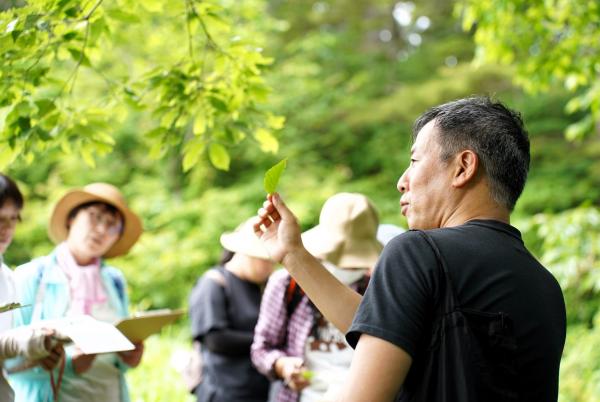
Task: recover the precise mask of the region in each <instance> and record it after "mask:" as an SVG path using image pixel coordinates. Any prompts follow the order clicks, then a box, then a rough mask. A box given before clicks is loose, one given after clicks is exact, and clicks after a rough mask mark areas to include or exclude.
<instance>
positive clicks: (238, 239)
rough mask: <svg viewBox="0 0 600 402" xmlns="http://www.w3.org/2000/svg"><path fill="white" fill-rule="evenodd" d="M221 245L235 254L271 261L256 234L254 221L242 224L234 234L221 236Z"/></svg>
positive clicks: (251, 219)
mask: <svg viewBox="0 0 600 402" xmlns="http://www.w3.org/2000/svg"><path fill="white" fill-rule="evenodd" d="M220 240H221V245H222V246H223V247H225V248H226V249H227V250H229V251H233V252H234V253H239V254H244V255H247V256H250V257H254V258H262V259H263V260H270V259H271V257H270V256H269V253H268V252H267V249H266V248H265V246H264V245H263V243H262V241H260V239H259V238H258V237H256V234H255V233H254V219H253V218H250V219H248V220H246V221H245V222H244V223H242V224H240V225H239V226H238V227H237V228H236V229H235V230H234V231H233V232H227V233H223V234H222V235H221V239H220Z"/></svg>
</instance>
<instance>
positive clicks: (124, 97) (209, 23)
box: [0, 0, 282, 171]
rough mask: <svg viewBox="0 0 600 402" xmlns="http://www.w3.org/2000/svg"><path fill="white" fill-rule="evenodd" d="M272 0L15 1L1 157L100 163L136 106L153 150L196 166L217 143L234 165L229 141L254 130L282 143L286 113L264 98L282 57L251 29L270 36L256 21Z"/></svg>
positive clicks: (0, 117) (5, 45) (219, 160)
mask: <svg viewBox="0 0 600 402" xmlns="http://www.w3.org/2000/svg"><path fill="white" fill-rule="evenodd" d="M226 6H227V7H226ZM263 6H264V5H263V3H262V2H260V1H258V0H256V1H252V2H247V3H246V5H245V6H244V7H242V8H241V9H240V10H235V14H233V13H232V12H231V8H233V7H234V3H229V4H227V3H225V6H224V5H221V4H219V3H217V2H212V1H199V0H184V1H181V2H175V3H173V4H172V5H169V7H165V3H164V2H162V1H158V0H149V1H144V2H135V1H131V0H120V1H113V2H103V0H98V1H96V2H88V3H80V2H76V1H72V0H62V1H59V2H55V1H50V0H35V1H28V2H27V3H25V5H23V6H20V7H12V8H8V9H7V10H6V11H4V12H2V13H1V14H0V57H1V58H2V60H3V63H2V65H1V66H0V77H1V80H0V155H1V156H2V158H1V160H2V162H1V163H2V166H7V165H8V164H9V163H11V162H13V161H14V160H15V158H16V157H19V158H24V159H25V160H26V161H28V162H31V161H32V160H33V158H34V156H35V155H36V153H42V152H47V151H48V149H50V148H59V149H61V150H62V151H63V152H64V153H67V154H68V153H72V152H74V153H76V154H79V155H80V157H81V158H82V159H83V160H84V161H85V162H86V163H87V164H88V165H90V166H91V167H94V166H95V160H96V157H97V156H101V155H105V154H107V153H108V152H110V151H111V150H112V149H113V147H114V145H115V140H114V130H115V127H116V126H118V125H119V124H123V122H124V121H125V120H126V118H127V115H128V114H143V116H144V117H143V120H144V124H142V125H141V127H140V129H141V131H142V132H144V133H145V134H146V136H147V137H148V139H149V140H150V141H151V144H150V151H149V154H150V155H151V156H153V157H155V158H158V157H162V156H164V155H165V153H166V152H167V150H169V149H171V148H175V149H178V150H179V152H181V153H182V155H183V161H182V164H183V168H184V170H186V171H187V170H189V169H191V168H192V167H193V166H194V165H195V164H196V163H197V162H198V161H199V160H200V156H201V155H202V153H203V152H204V151H205V150H206V149H208V152H209V155H210V161H211V162H212V163H213V164H214V166H215V167H217V168H218V169H223V170H227V169H228V168H229V155H228V151H227V148H228V147H231V146H234V145H236V144H238V143H240V142H241V141H243V140H244V139H245V138H246V137H255V138H256V139H257V141H258V142H259V145H260V146H261V148H262V149H264V150H265V151H267V152H276V150H277V139H276V137H275V135H274V131H277V130H279V129H281V128H282V124H281V119H280V118H279V117H277V116H274V115H272V114H270V113H266V112H265V111H263V110H261V109H260V107H259V106H260V104H261V103H264V102H265V100H266V99H267V98H266V97H267V94H268V93H269V91H270V89H269V87H268V86H267V85H266V84H265V82H264V78H263V72H264V70H265V68H266V67H267V66H268V65H269V64H271V63H272V59H271V58H269V57H266V56H264V55H263V54H262V50H261V44H260V41H259V42H258V43H257V42H256V41H255V40H250V39H249V38H255V37H260V35H259V34H258V33H257V29H256V27H254V28H249V24H248V21H249V20H246V18H252V17H254V16H255V15H256V14H260V10H261V8H262V7H263ZM236 7H237V6H236ZM124 10H127V11H124ZM265 21H266V24H265V25H263V26H262V27H261V28H259V29H258V31H259V32H260V29H263V28H264V29H265V30H268V29H269V28H268V27H266V25H267V24H269V22H268V20H265ZM142 22H143V23H142ZM182 27H184V29H182ZM149 28H150V31H149ZM139 43H144V46H143V47H141V46H139ZM181 45H183V46H181Z"/></svg>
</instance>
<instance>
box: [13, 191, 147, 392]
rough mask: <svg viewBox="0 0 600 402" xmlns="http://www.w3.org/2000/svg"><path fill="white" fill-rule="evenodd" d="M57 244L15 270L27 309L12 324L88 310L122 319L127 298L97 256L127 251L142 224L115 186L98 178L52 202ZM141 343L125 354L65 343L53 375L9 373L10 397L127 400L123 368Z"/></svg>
mask: <svg viewBox="0 0 600 402" xmlns="http://www.w3.org/2000/svg"><path fill="white" fill-rule="evenodd" d="M48 233H49V235H50V238H51V239H52V240H53V241H54V242H55V243H57V246H56V248H55V249H54V250H53V251H52V252H51V253H50V254H49V255H47V256H44V257H40V258H36V259H34V260H33V261H31V262H29V263H27V264H25V265H22V266H20V267H19V268H17V270H16V271H15V276H16V278H17V287H18V288H19V289H18V290H19V294H20V295H22V303H23V304H31V305H32V306H33V308H29V309H21V310H19V312H18V313H17V314H16V317H15V322H16V324H17V325H27V324H31V323H35V322H37V321H40V320H50V319H58V318H62V317H69V316H78V315H90V316H92V317H94V318H95V319H97V320H101V321H106V322H111V323H112V322H116V321H118V320H119V319H121V318H123V317H126V316H128V304H129V300H128V297H127V293H126V284H125V279H124V277H123V274H122V273H121V271H120V270H118V269H117V268H115V267H112V266H110V265H108V264H107V263H106V262H105V259H107V258H111V257H117V256H120V255H124V254H127V252H128V251H129V249H130V248H131V247H132V246H133V245H134V244H135V243H136V241H137V240H138V238H139V236H140V235H141V234H142V223H141V221H140V219H139V218H138V217H137V215H136V214H135V213H134V212H133V211H131V209H129V207H128V206H127V203H126V201H125V199H124V198H123V196H122V194H121V193H120V191H119V190H118V189H117V188H115V187H114V186H112V185H110V184H106V183H94V184H89V185H87V186H85V187H83V188H82V189H76V190H71V191H69V192H67V193H66V194H65V195H64V196H63V197H62V198H61V199H60V200H59V201H58V203H57V204H56V206H55V207H54V210H53V212H52V216H51V218H50V225H49V228H48ZM143 349H144V348H143V344H141V343H140V344H136V348H135V350H132V351H129V352H119V353H107V354H101V355H85V354H83V353H82V352H81V351H80V350H78V349H77V348H76V347H74V346H70V347H67V348H66V359H65V363H64V364H62V365H60V366H59V367H58V368H57V369H56V371H57V373H56V378H61V379H62V381H51V380H50V378H49V376H48V375H47V374H46V373H44V372H43V371H41V370H39V369H38V368H33V369H31V370H26V371H20V372H17V373H14V374H11V376H10V379H11V384H12V386H13V388H14V391H15V402H26V401H27V402H30V401H35V402H42V401H50V400H52V398H56V395H57V394H58V400H60V401H61V402H70V401H86V402H93V401H98V402H100V401H103V402H105V401H111V402H113V401H114V402H127V401H129V395H128V391H127V384H126V382H125V377H124V375H123V374H124V372H125V370H127V369H128V368H130V367H136V366H137V365H138V364H139V363H140V361H141V358H142V353H143Z"/></svg>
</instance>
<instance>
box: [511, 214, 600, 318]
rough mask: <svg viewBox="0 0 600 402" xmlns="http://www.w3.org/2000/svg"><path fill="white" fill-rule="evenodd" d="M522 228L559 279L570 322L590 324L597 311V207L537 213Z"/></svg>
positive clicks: (599, 251) (599, 230)
mask: <svg viewBox="0 0 600 402" xmlns="http://www.w3.org/2000/svg"><path fill="white" fill-rule="evenodd" d="M521 230H522V231H523V232H524V233H525V236H526V237H525V239H526V240H527V242H528V244H529V245H530V246H531V247H532V249H533V251H534V252H535V253H536V254H537V255H538V256H539V258H540V260H541V261H542V262H543V263H544V265H545V266H547V267H548V268H549V269H550V270H551V271H552V273H553V274H554V276H555V277H556V279H557V280H558V281H559V283H560V285H561V288H562V289H563V292H564V295H565V303H566V306H567V317H568V318H569V321H570V322H574V323H584V324H587V325H590V326H591V325H593V318H594V316H595V315H596V314H597V313H598V311H599V310H600V297H599V296H600V271H599V270H598V266H599V265H600V210H599V209H598V208H595V207H589V206H583V207H579V208H573V209H570V210H568V211H565V212H562V213H559V214H537V215H535V216H533V217H532V218H531V219H529V220H528V221H527V223H526V224H525V225H523V226H522V227H521Z"/></svg>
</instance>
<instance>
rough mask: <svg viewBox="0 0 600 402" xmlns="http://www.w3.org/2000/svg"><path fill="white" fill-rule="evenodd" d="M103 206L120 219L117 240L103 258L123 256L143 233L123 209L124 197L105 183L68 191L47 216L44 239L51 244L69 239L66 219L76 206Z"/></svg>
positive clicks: (130, 211) (140, 223)
mask: <svg viewBox="0 0 600 402" xmlns="http://www.w3.org/2000/svg"><path fill="white" fill-rule="evenodd" d="M90 202H103V203H106V204H109V205H112V206H113V207H115V208H116V209H117V210H118V211H119V212H120V213H121V216H122V217H123V232H122V233H121V237H119V239H118V240H117V241H116V242H115V244H113V245H112V247H111V248H110V249H109V250H108V251H107V252H106V253H105V254H104V255H103V257H104V258H110V257H117V256H120V255H124V254H127V252H129V250H130V249H131V247H133V245H134V244H135V243H136V242H137V240H138V239H139V237H140V236H141V234H142V232H143V231H144V229H143V226H142V221H141V220H140V218H139V217H138V216H137V215H136V214H135V213H134V212H133V211H132V210H131V209H129V207H128V206H127V202H126V201H125V197H123V194H121V192H120V191H119V189H117V188H116V187H115V186H113V185H110V184H107V183H92V184H88V185H87V186H85V187H83V188H81V189H74V190H70V191H68V192H67V193H66V194H65V195H64V196H63V197H62V198H61V199H60V200H58V202H57V203H56V205H55V206H54V210H53V211H52V215H51V216H50V225H49V226H48V235H49V236H50V239H51V240H52V241H53V242H54V243H60V242H62V241H64V240H65V239H66V238H67V236H68V235H69V228H68V227H67V224H68V222H67V219H68V217H69V213H70V212H71V211H72V210H73V209H75V208H77V207H78V206H80V205H83V204H87V203H90Z"/></svg>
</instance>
